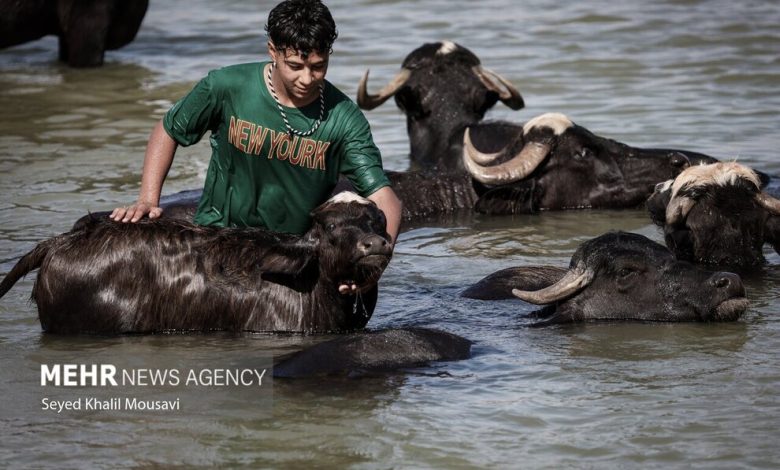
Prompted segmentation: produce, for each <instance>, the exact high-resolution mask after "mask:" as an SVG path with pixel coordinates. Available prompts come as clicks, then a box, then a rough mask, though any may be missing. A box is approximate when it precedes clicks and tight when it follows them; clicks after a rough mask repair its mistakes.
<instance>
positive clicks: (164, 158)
mask: <svg viewBox="0 0 780 470" xmlns="http://www.w3.org/2000/svg"><path fill="white" fill-rule="evenodd" d="M177 147H178V144H177V143H176V141H175V140H173V139H172V138H171V136H169V135H168V133H167V132H165V129H164V128H163V123H162V120H161V121H159V122H158V123H157V125H156V126H154V130H152V135H151V136H149V143H148V144H147V146H146V155H145V156H144V168H143V175H142V176H141V192H140V194H139V195H138V201H136V202H135V203H134V204H132V205H130V206H128V207H117V208H116V209H114V211H113V212H112V213H111V215H110V216H109V217H111V219H113V220H115V221H117V222H138V221H139V220H141V218H142V217H144V216H145V215H147V214H148V215H149V218H150V219H156V218H158V217H160V215H162V211H163V210H162V208H161V207H160V193H161V192H162V186H163V182H164V181H165V177H166V176H167V175H168V170H170V168H171V163H173V156H174V154H175V153H176V148H177Z"/></svg>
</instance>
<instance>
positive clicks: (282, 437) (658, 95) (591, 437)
mask: <svg viewBox="0 0 780 470" xmlns="http://www.w3.org/2000/svg"><path fill="white" fill-rule="evenodd" d="M274 3H275V2H265V1H264V2H260V4H261V5H260V6H258V5H257V3H256V2H255V3H250V2H241V1H228V0H209V1H205V0H175V1H165V2H163V1H152V5H151V7H150V10H149V12H148V14H147V17H146V19H145V21H144V23H143V26H142V29H141V31H140V32H139V35H138V37H137V39H136V40H135V41H134V42H133V43H132V44H130V45H129V46H127V47H125V48H123V49H121V50H119V51H113V52H109V53H108V55H107V64H106V65H105V66H104V67H102V68H98V69H90V70H71V69H68V68H65V67H63V66H61V65H59V64H57V63H56V62H55V59H56V40H55V39H54V38H46V39H44V40H41V41H38V42H35V43H30V44H27V45H23V46H19V47H15V48H12V49H7V50H4V51H0V109H2V112H0V129H2V132H1V133H0V272H2V273H5V272H7V271H8V270H9V269H10V268H11V266H13V264H14V263H15V262H16V260H17V259H18V258H19V257H20V256H21V255H23V254H24V253H26V252H27V251H28V250H29V249H30V248H32V247H33V246H34V244H35V243H36V242H37V241H40V240H42V239H44V238H46V237H49V236H52V235H55V234H58V233H60V232H63V231H65V230H67V229H68V228H69V227H70V225H71V224H72V222H73V221H75V220H76V219H77V218H78V217H80V216H81V215H83V214H84V213H86V212H87V211H88V210H93V211H94V210H103V209H107V208H111V207H114V206H117V205H123V204H126V203H128V202H130V201H132V200H133V199H134V198H135V197H136V195H137V190H138V182H139V174H140V169H141V160H142V156H143V150H144V146H145V142H146V138H147V136H148V133H149V131H150V130H151V127H152V125H153V124H154V122H155V121H156V120H157V119H159V117H160V116H161V114H162V113H163V112H164V111H165V110H166V109H167V108H168V107H169V106H170V105H171V104H172V102H174V101H175V100H176V99H178V98H179V97H180V96H181V95H182V94H183V93H185V92H186V91H187V90H188V89H189V88H190V87H191V86H192V84H193V83H194V82H195V81H196V80H197V79H199V78H200V77H201V76H202V75H204V74H205V73H206V72H207V71H208V70H210V69H212V68H215V67H219V66H222V65H227V64H231V63H238V62H246V61H252V60H256V59H258V58H263V57H264V55H265V52H264V36H263V32H262V27H263V24H264V21H265V17H266V13H267V10H268V8H270V6H272V4H274ZM329 5H330V7H331V9H332V11H333V13H334V16H335V18H336V20H337V23H338V25H339V32H340V36H339V39H338V41H337V43H336V45H335V47H334V55H333V57H332V61H331V66H330V70H329V75H328V77H329V79H330V80H331V81H333V82H334V83H335V84H336V85H338V86H339V87H341V88H342V89H343V90H344V91H345V92H347V93H348V94H349V95H351V96H354V94H355V90H356V87H357V81H358V79H359V78H360V76H361V75H362V73H363V72H364V70H365V69H366V68H369V67H370V68H371V71H372V73H371V76H372V83H373V86H374V87H379V86H381V85H382V84H383V81H385V80H388V79H389V78H390V77H391V76H392V75H393V74H394V73H395V72H396V71H397V69H398V67H399V65H400V63H401V61H402V60H403V58H404V56H405V55H406V54H407V53H408V52H410V51H411V50H413V49H414V48H416V47H417V46H419V45H420V44H422V43H424V42H429V41H436V40H442V39H450V40H454V41H456V42H458V43H460V44H462V45H464V46H466V47H469V48H470V49H471V50H473V51H474V52H475V53H476V54H478V55H479V56H480V57H481V59H482V61H483V63H484V64H485V65H486V66H488V67H489V68H491V69H493V70H495V71H497V72H499V73H501V74H502V75H503V76H505V77H506V78H508V79H509V80H511V81H512V82H513V83H515V84H516V85H517V86H518V88H519V89H520V90H521V92H522V94H523V96H524V98H525V101H526V104H527V107H526V108H525V109H523V110H521V111H510V110H509V109H507V108H505V107H502V106H501V105H499V106H497V107H496V108H495V109H494V110H493V111H491V113H490V114H489V117H490V118H493V119H508V120H512V121H517V122H522V121H524V120H527V119H529V118H531V117H533V116H535V115H537V114H540V113H543V112H550V111H558V112H564V113H566V114H567V115H569V116H570V117H571V118H572V119H573V120H574V121H576V122H577V123H579V124H581V125H584V126H586V127H588V128H590V129H591V130H593V131H595V132H597V133H600V134H602V135H607V136H609V137H612V138H615V139H618V140H621V141H624V142H627V143H631V144H634V145H646V146H651V145H665V146H670V147H680V148H688V149H691V150H697V151H701V152H705V153H709V154H712V155H714V156H716V157H719V158H722V159H734V158H737V159H739V161H740V162H743V163H746V164H749V165H753V166H755V167H757V168H760V169H762V170H764V171H765V172H767V173H770V174H773V175H777V174H780V163H778V160H777V158H776V154H777V149H778V148H779V147H780V137H778V130H780V114H779V113H778V109H780V95H778V93H777V90H778V85H780V54H778V51H780V33H778V31H779V30H778V28H777V25H778V24H780V6H778V4H777V2H771V1H763V2H755V1H754V2H737V3H735V2H730V1H726V0H714V1H663V2H644V1H630V2H614V1H591V2H554V1H551V0H534V1H527V2H512V1H508V0H488V1H483V2H467V1H461V0H455V1H444V0H436V1H427V2H412V1H358V2H348V1H332V2H329ZM374 89H377V88H374ZM367 115H368V118H369V120H370V122H371V124H372V127H373V129H374V134H375V139H376V141H377V143H378V145H379V147H380V149H381V150H382V152H383V155H384V160H385V166H386V167H387V168H389V169H395V170H401V169H405V168H406V165H407V157H406V154H407V152H408V141H407V137H406V131H405V120H404V117H403V115H402V114H401V113H400V112H399V111H398V110H397V109H396V108H395V106H394V104H393V103H392V101H390V102H388V103H386V104H385V105H384V106H382V107H380V108H378V109H377V110H375V111H372V112H370V113H368V114H367ZM208 155H209V150H208V147H207V145H206V144H205V143H201V144H199V145H197V146H195V147H191V148H188V149H182V150H180V151H179V153H178V154H177V159H176V161H175V163H174V168H173V170H172V171H171V174H170V175H169V178H168V181H167V183H166V187H165V188H166V192H167V193H170V192H174V191H178V190H182V189H190V188H196V187H198V186H200V185H201V183H202V180H203V177H204V173H205V168H206V165H207V162H208ZM611 229H622V230H628V231H632V232H637V233H641V234H644V235H647V236H649V237H651V238H653V239H655V240H659V241H660V240H661V237H660V236H659V234H658V232H657V231H656V229H655V228H654V227H653V226H651V225H650V223H649V219H648V218H647V216H646V214H645V213H644V212H643V211H642V210H633V211H616V212H608V211H587V212H566V213H545V214H541V215H538V216H518V217H499V218H489V217H484V216H475V217H470V218H466V219H465V220H459V221H457V222H450V223H442V224H439V225H437V226H433V227H430V228H419V229H415V230H412V231H410V232H407V233H405V234H403V235H402V236H401V238H400V241H399V243H398V246H397V249H396V255H395V257H394V258H393V261H392V263H391V265H390V267H389V268H388V270H387V271H386V274H385V276H384V277H383V279H382V282H381V288H382V293H381V297H380V302H379V306H378V308H377V310H376V312H375V314H374V317H373V318H372V319H371V322H370V323H369V326H370V327H371V328H385V327H397V326H411V325H414V326H428V327H435V328H441V329H445V330H447V331H451V332H454V333H458V334H460V335H463V336H466V337H468V338H470V339H472V340H474V341H475V343H476V344H475V346H474V357H473V358H471V359H469V360H466V361H461V362H457V363H444V364H436V365H432V366H431V367H428V368H423V369H420V370H415V371H411V372H407V373H401V374H397V375H391V376H387V377H380V378H370V379H363V380H328V381H314V382H303V383H280V382H278V381H277V382H276V383H274V387H273V405H269V404H268V403H267V402H265V401H253V400H252V398H251V397H247V396H246V395H245V394H241V393H238V392H237V391H236V390H235V389H230V390H228V391H226V392H224V393H222V394H217V395H216V396H215V395H208V396H205V395H200V394H198V392H193V391H187V392H186V393H185V392H182V400H183V401H185V402H186V403H187V406H185V407H184V409H182V410H181V411H179V412H175V413H168V414H166V413H152V412H149V413H137V414H130V415H127V414H125V415H121V416H120V415H118V414H116V413H111V412H103V413H91V414H90V413H76V412H71V413H63V414H56V413H52V412H44V411H42V410H40V406H39V401H40V397H41V395H42V393H44V392H43V391H41V390H40V389H38V388H33V389H32V393H31V392H30V388H29V387H23V386H22V385H20V383H22V382H25V381H28V382H29V381H30V380H31V381H32V382H33V383H34V382H35V381H36V380H37V377H38V376H37V374H38V365H39V364H41V363H57V362H77V363H79V362H80V363H91V362H99V363H119V364H124V365H130V366H137V367H155V366H156V365H157V366H158V367H159V366H160V364H165V362H164V361H163V359H162V358H170V360H174V358H179V359H177V360H181V361H184V363H188V364H189V366H193V364H195V363H198V364H200V363H203V364H213V363H214V362H212V361H219V360H222V359H224V360H225V361H228V359H230V360H234V359H235V358H236V357H243V358H245V359H246V360H248V361H249V360H254V358H258V359H257V360H258V361H260V358H265V359H268V358H270V357H274V356H276V357H278V355H280V354H283V353H285V352H290V351H294V350H296V349H298V348H300V347H301V346H304V345H307V344H311V343H312V342H314V341H316V340H317V339H316V338H300V337H295V336H293V337H269V336H263V335H249V336H239V337H235V336H231V335H184V336H153V337H144V336H139V337H136V336H131V337H122V338H84V337H76V338H73V337H70V338H64V337H53V336H48V335H43V334H41V331H40V326H39V324H38V321H37V318H36V312H35V307H34V305H32V304H31V303H29V301H28V298H29V293H30V290H31V287H32V282H33V279H34V276H30V277H28V278H27V279H26V280H24V281H23V282H20V283H19V284H18V285H17V286H16V287H15V288H14V289H13V290H12V291H11V292H10V293H9V294H7V295H6V296H5V297H4V298H3V299H2V300H0V360H2V368H0V392H2V407H3V412H4V413H3V419H2V420H1V421H0V427H2V436H3V439H2V443H1V444H0V460H1V461H3V462H4V463H6V466H14V467H19V468H29V467H51V468H63V467H84V466H85V465H87V464H91V465H97V466H106V467H108V466H111V467H130V466H144V465H148V466H160V465H170V464H182V465H185V466H186V467H192V466H239V465H250V466H271V467H274V466H295V465H296V464H300V465H304V464H311V463H319V464H321V465H328V466H334V467H339V468H340V467H347V466H352V467H368V468H387V467H439V468H451V467H456V468H457V467H482V468H484V467H504V468H509V467H511V468H518V467H521V468H522V467H548V468H561V467H579V468H583V467H584V468H603V467H620V468H661V467H664V468H665V467H668V466H672V467H706V468H737V467H739V468H777V465H778V464H779V463H780V451H778V448H777V442H778V440H780V431H778V423H779V422H780V400H779V399H778V396H777V390H778V387H779V386H780V368H778V361H779V359H780V339H779V338H780V335H778V332H779V331H778V330H780V322H778V319H777V312H778V307H780V300H778V298H777V293H778V287H777V286H778V283H780V269H778V267H777V266H778V265H780V257H779V256H778V255H776V254H774V253H772V252H769V251H767V255H768V259H769V261H770V265H769V266H768V267H767V268H766V269H765V270H763V271H762V272H760V273H758V274H756V275H755V276H752V277H750V278H749V279H746V284H747V288H748V295H749V297H750V298H751V301H752V305H751V308H750V309H749V311H748V312H747V314H746V315H745V317H744V318H743V319H742V320H740V321H739V322H736V323H732V324H715V325H698V324H659V325H653V324H588V325H578V326H566V327H556V328H546V329H528V328H525V325H526V323H525V322H524V320H522V319H521V318H519V315H520V314H522V313H527V312H528V311H530V307H529V306H528V305H526V304H523V303H522V302H519V301H504V302H481V301H475V300H467V299H462V298H460V297H459V296H458V294H459V292H460V291H461V290H462V289H463V288H464V287H465V286H467V285H469V284H471V283H473V282H475V281H477V280H479V279H480V278H481V277H482V276H484V275H486V274H488V273H490V272H493V271H495V270H497V269H500V268H504V267H509V266H517V265H530V264H553V265H558V266H562V265H565V264H566V263H567V262H568V259H569V257H570V255H571V253H572V252H573V251H574V249H575V248H576V247H577V246H578V244H579V243H581V242H582V241H584V240H587V239H589V238H591V237H593V236H597V235H599V234H601V233H603V232H605V231H608V230H611ZM187 361H189V362H187ZM258 363H259V362H258ZM77 392H78V391H77ZM81 393H86V392H81ZM134 393H136V395H140V396H142V397H144V396H147V397H148V396H154V394H155V393H156V392H154V391H153V390H151V389H150V390H149V391H148V392H147V391H145V390H144V389H139V390H134ZM187 400H189V401H187ZM27 408H29V410H28V409H27ZM269 408H270V410H269ZM14 412H16V413H14Z"/></svg>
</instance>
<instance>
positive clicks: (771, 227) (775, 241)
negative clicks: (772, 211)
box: [764, 215, 780, 254]
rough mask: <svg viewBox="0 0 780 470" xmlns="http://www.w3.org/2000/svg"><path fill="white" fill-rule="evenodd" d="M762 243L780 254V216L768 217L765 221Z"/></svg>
mask: <svg viewBox="0 0 780 470" xmlns="http://www.w3.org/2000/svg"><path fill="white" fill-rule="evenodd" d="M764 242H766V243H769V244H770V245H772V248H774V249H775V251H776V252H777V253H778V254H780V215H770V216H769V218H768V219H767V220H766V231H765V232H764Z"/></svg>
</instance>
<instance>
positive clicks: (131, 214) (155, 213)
mask: <svg viewBox="0 0 780 470" xmlns="http://www.w3.org/2000/svg"><path fill="white" fill-rule="evenodd" d="M162 213H163V210H162V208H161V207H159V206H157V205H154V204H149V203H146V202H141V201H139V202H136V203H135V204H133V205H131V206H128V207H117V208H116V209H114V211H113V212H112V213H111V215H109V216H108V217H109V218H110V219H111V220H115V221H117V222H138V221H139V220H141V219H142V218H143V216H145V215H149V218H150V219H156V218H158V217H160V216H161V215H162Z"/></svg>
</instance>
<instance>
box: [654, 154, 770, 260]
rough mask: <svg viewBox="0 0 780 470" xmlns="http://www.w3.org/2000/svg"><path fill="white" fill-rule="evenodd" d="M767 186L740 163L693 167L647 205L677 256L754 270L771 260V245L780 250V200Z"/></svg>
mask: <svg viewBox="0 0 780 470" xmlns="http://www.w3.org/2000/svg"><path fill="white" fill-rule="evenodd" d="M762 186H763V185H762V181H761V178H760V177H759V175H758V174H757V173H756V172H755V171H753V170H752V169H750V168H748V167H747V166H745V165H742V164H739V163H736V162H720V163H713V164H710V165H698V166H692V167H690V168H688V169H686V170H685V171H683V172H682V173H680V174H679V175H678V176H677V177H676V178H675V179H672V180H668V181H666V182H664V183H659V184H658V185H657V186H656V189H655V192H654V193H653V194H652V195H651V196H650V198H649V199H648V200H647V209H648V211H649V212H650V216H651V218H652V219H653V222H654V223H655V224H656V225H658V226H659V227H661V228H662V229H663V233H664V239H665V241H666V245H667V246H668V247H669V249H670V250H672V252H673V253H674V254H675V255H676V256H677V258H679V259H683V260H687V261H691V262H694V263H700V264H705V265H711V266H726V267H730V268H734V269H750V268H755V267H758V266H761V265H763V264H765V263H766V259H765V257H764V253H763V246H764V244H765V243H769V244H771V245H772V246H773V248H774V249H775V251H777V252H780V201H778V200H777V199H775V198H773V197H772V196H770V195H768V194H767V193H766V192H765V191H763V190H762V189H761V188H762Z"/></svg>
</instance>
